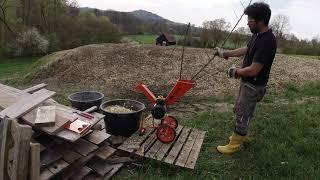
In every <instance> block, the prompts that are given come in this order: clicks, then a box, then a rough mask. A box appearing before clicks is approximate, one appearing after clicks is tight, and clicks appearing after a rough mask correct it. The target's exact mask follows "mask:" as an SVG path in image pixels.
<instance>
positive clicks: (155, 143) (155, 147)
mask: <svg viewBox="0 0 320 180" xmlns="http://www.w3.org/2000/svg"><path fill="white" fill-rule="evenodd" d="M176 135H177V136H176V138H175V140H174V141H173V142H171V143H166V144H165V143H162V142H160V141H159V140H157V137H156V133H155V132H152V133H151V134H150V135H149V136H147V137H146V139H145V140H143V143H141V144H140V146H139V150H137V151H132V149H131V148H128V147H130V145H131V144H132V143H131V142H135V141H137V142H139V143H140V142H141V141H140V139H139V137H138V136H135V135H133V136H131V137H129V138H128V139H127V140H126V141H125V142H124V143H123V145H121V146H119V147H118V148H119V149H121V150H124V151H126V152H130V153H134V154H136V155H139V156H143V157H146V158H151V159H155V160H158V161H163V162H165V163H169V164H172V165H176V166H181V167H185V168H189V169H194V167H195V164H196V161H197V159H198V156H199V153H200V149H201V146H202V143H203V140H204V137H205V132H204V131H200V130H197V129H193V128H188V127H183V126H181V125H179V126H178V127H177V128H176ZM135 138H136V139H135Z"/></svg>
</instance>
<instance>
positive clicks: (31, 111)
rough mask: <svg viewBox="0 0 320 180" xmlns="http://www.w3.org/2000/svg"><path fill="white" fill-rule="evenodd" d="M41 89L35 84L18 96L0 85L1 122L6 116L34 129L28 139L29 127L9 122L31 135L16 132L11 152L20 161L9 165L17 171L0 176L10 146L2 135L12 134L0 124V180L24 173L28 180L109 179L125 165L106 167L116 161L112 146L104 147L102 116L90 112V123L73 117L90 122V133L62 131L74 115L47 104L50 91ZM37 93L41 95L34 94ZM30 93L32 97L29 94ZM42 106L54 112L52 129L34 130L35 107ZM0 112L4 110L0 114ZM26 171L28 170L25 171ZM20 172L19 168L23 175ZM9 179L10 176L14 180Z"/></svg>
mask: <svg viewBox="0 0 320 180" xmlns="http://www.w3.org/2000/svg"><path fill="white" fill-rule="evenodd" d="M43 87H44V85H39V86H36V87H33V88H29V90H24V91H21V90H19V89H16V88H12V87H9V86H6V85H2V84H0V112H1V113H0V115H1V117H8V116H9V117H12V118H19V120H21V122H23V123H25V124H27V125H30V126H32V127H33V129H34V131H33V135H32V137H31V127H30V126H26V125H19V123H18V120H17V119H15V120H13V121H9V122H10V123H11V122H13V125H15V126H17V127H20V126H23V127H24V128H27V130H28V132H29V134H30V135H28V136H26V135H21V134H23V132H24V131H23V130H20V131H21V132H20V133H19V136H17V137H18V139H15V142H17V143H15V145H16V144H17V145H18V146H17V147H15V148H14V149H16V151H17V152H20V153H17V154H18V155H19V156H18V155H17V157H16V158H14V162H16V163H14V164H15V166H13V167H15V168H14V170H15V171H17V172H12V173H7V174H3V172H6V171H5V170H4V169H7V166H5V164H6V163H4V162H8V161H7V159H5V158H6V157H8V156H9V157H11V155H9V154H10V152H11V151H12V150H11V149H12V147H11V145H10V142H12V140H11V139H8V141H3V138H2V136H3V135H5V134H7V133H11V129H10V128H8V127H4V126H5V125H7V126H10V127H11V126H13V125H11V124H10V125H8V123H7V124H5V125H4V124H3V123H4V122H8V121H1V122H2V124H1V127H0V132H1V133H0V134H1V136H0V142H1V146H0V147H1V157H2V158H1V161H0V162H1V163H0V168H2V169H3V171H1V172H2V173H0V175H1V176H2V177H4V179H27V176H26V175H24V174H22V173H25V174H29V177H28V179H32V180H37V179H83V178H85V179H87V178H91V179H108V178H111V177H112V176H113V175H114V174H115V173H116V172H117V171H118V170H119V169H120V168H121V167H122V166H123V165H124V163H123V162H119V163H118V162H112V163H110V162H111V160H109V159H110V158H112V160H113V159H114V157H117V156H116V155H115V154H114V153H115V152H116V150H115V149H114V148H113V147H111V145H110V143H109V138H110V137H111V135H109V134H108V133H106V130H105V129H104V122H103V117H104V116H103V115H101V114H99V113H93V114H92V115H93V116H94V118H93V119H89V118H85V117H81V116H79V117H77V118H78V119H80V120H83V121H85V122H87V123H90V127H93V128H92V130H88V131H87V132H86V133H84V134H77V133H74V132H72V131H70V130H68V129H66V127H68V126H65V125H66V123H70V119H72V118H73V117H74V116H73V115H74V113H73V112H75V111H76V110H74V109H72V108H70V107H66V106H63V105H61V104H58V103H57V102H55V101H54V100H52V99H49V98H50V97H51V96H52V95H53V94H54V92H52V91H48V90H46V89H41V88H43ZM38 89H41V90H39V91H36V90H38ZM30 91H32V92H34V93H33V94H29V92H30ZM43 105H44V106H54V107H56V108H55V115H56V116H55V122H54V125H51V126H36V123H35V119H36V117H37V111H36V110H38V108H37V106H43ZM1 109H4V110H2V111H1ZM40 121H41V120H40ZM71 123H72V121H71ZM96 124H97V125H96ZM20 129H21V128H20ZM4 130H8V131H4ZM15 132H17V130H15V129H14V130H13V135H10V136H8V137H15V134H17V133H15ZM23 136H25V137H23ZM27 137H29V139H26V138H27ZM19 138H20V139H19ZM30 139H31V140H30ZM2 142H4V144H2ZM6 142H8V143H6ZM24 144H26V146H24ZM29 144H30V145H29ZM2 145H3V147H4V148H3V147H2ZM9 146H10V147H9ZM18 150H19V151H18ZM29 150H30V155H29ZM22 152H23V153H22ZM23 158H24V159H23ZM25 159H26V160H25ZM28 159H30V161H28ZM21 161H22V162H25V163H22V162H21ZM18 162H19V163H18ZM27 162H30V164H27ZM27 166H29V167H28V168H26V167H27ZM11 169H12V168H11ZM21 169H24V171H22V170H21ZM29 169H30V170H29ZM27 170H29V172H30V173H28V171H27ZM18 171H19V172H18ZM20 171H21V172H20ZM12 175H15V176H14V177H13V176H12ZM16 177H19V178H16ZM0 179H3V178H0Z"/></svg>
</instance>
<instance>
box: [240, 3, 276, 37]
mask: <svg viewBox="0 0 320 180" xmlns="http://www.w3.org/2000/svg"><path fill="white" fill-rule="evenodd" d="M244 14H245V15H248V26H249V28H250V31H251V32H252V33H254V34H255V33H258V32H261V31H262V30H263V29H264V28H265V27H268V24H269V20H270V17H271V10H270V7H269V5H268V4H266V3H263V2H257V3H253V4H252V5H250V6H248V7H247V8H246V9H245V10H244Z"/></svg>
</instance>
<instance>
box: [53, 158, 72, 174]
mask: <svg viewBox="0 0 320 180" xmlns="http://www.w3.org/2000/svg"><path fill="white" fill-rule="evenodd" d="M68 165H69V163H67V162H66V161H64V160H63V159H59V160H58V161H56V162H54V163H52V164H50V165H49V166H48V169H49V171H51V172H52V173H53V174H58V173H59V172H60V171H62V170H63V169H64V168H66V167H68Z"/></svg>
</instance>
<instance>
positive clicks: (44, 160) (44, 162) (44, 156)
mask: <svg viewBox="0 0 320 180" xmlns="http://www.w3.org/2000/svg"><path fill="white" fill-rule="evenodd" d="M61 158H62V155H61V153H60V152H57V151H55V150H52V149H51V148H47V149H46V150H44V151H42V152H40V168H41V170H42V169H44V168H46V167H48V166H49V165H50V164H52V163H53V162H55V161H57V160H58V159H61Z"/></svg>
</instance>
